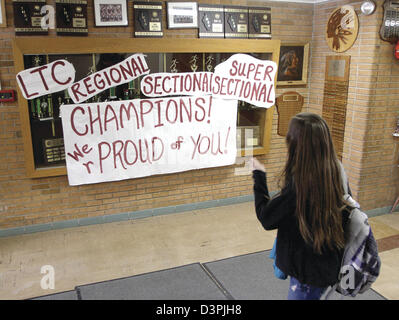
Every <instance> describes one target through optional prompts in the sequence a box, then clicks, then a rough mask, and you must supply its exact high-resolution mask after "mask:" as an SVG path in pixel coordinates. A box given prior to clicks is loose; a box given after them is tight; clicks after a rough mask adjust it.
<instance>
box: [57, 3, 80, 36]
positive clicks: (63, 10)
mask: <svg viewBox="0 0 399 320" xmlns="http://www.w3.org/2000/svg"><path fill="white" fill-rule="evenodd" d="M55 11H56V20H57V29H56V31H57V35H61V36H87V34H88V26H87V1H86V0H56V1H55Z"/></svg>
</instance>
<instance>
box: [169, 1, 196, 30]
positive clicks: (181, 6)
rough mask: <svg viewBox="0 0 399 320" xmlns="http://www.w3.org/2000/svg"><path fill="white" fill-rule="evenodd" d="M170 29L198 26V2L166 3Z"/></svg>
mask: <svg viewBox="0 0 399 320" xmlns="http://www.w3.org/2000/svg"><path fill="white" fill-rule="evenodd" d="M166 12H167V15H168V19H167V20H168V29H182V28H198V3H197V2H171V1H168V2H167V3H166Z"/></svg>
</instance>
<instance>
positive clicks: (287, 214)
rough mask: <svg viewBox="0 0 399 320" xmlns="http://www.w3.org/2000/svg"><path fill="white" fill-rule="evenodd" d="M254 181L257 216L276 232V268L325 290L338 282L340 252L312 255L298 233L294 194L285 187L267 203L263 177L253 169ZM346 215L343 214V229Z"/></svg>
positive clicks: (300, 280) (267, 227)
mask: <svg viewBox="0 0 399 320" xmlns="http://www.w3.org/2000/svg"><path fill="white" fill-rule="evenodd" d="M253 178H254V193H255V210H256V215H257V217H258V219H259V221H260V222H261V224H262V226H263V227H264V228H265V229H266V230H273V229H278V231H277V247H276V254H277V257H276V266H277V267H278V268H279V269H280V270H281V271H283V272H284V273H285V274H287V275H289V276H292V277H294V278H296V279H298V281H299V282H301V283H303V284H308V285H312V286H316V287H319V288H324V287H328V286H329V285H334V284H335V283H337V281H338V273H339V269H340V267H341V260H342V256H343V250H339V251H338V250H334V251H331V250H327V249H324V250H323V254H321V255H320V254H317V253H315V252H314V251H313V248H312V246H310V245H308V244H307V243H305V241H304V239H303V238H302V236H301V234H300V231H299V225H298V219H297V217H296V215H295V208H296V196H295V191H294V190H293V189H292V188H289V187H288V188H286V189H283V190H282V191H281V193H280V194H279V195H278V196H277V197H275V198H273V199H270V200H269V197H270V195H269V190H268V188H267V184H266V174H265V173H264V172H262V171H259V170H255V171H253ZM348 216H349V214H348V213H347V212H346V211H343V219H342V221H343V227H344V226H345V225H346V223H347V221H348Z"/></svg>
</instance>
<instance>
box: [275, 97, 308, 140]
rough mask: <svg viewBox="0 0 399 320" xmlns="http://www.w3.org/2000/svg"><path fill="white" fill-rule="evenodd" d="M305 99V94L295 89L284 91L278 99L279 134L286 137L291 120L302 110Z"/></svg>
mask: <svg viewBox="0 0 399 320" xmlns="http://www.w3.org/2000/svg"><path fill="white" fill-rule="evenodd" d="M303 101H304V98H303V96H301V95H300V94H299V93H298V92H295V91H289V92H284V93H283V94H282V95H281V96H279V97H278V98H277V99H276V106H277V113H278V128H277V134H278V135H280V136H284V137H285V136H286V135H287V132H288V125H289V123H290V120H291V118H292V117H293V116H295V115H296V114H298V113H300V112H301V110H302V106H303Z"/></svg>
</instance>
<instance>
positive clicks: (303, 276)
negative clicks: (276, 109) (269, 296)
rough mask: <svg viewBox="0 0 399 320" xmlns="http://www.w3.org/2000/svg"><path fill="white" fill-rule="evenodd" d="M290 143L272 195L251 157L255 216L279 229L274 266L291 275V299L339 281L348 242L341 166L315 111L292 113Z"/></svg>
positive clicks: (315, 293) (318, 291)
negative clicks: (279, 179)
mask: <svg viewBox="0 0 399 320" xmlns="http://www.w3.org/2000/svg"><path fill="white" fill-rule="evenodd" d="M286 144H287V148H288V155H287V161H286V164H285V168H284V171H283V174H282V186H281V192H280V193H279V194H278V195H276V196H275V197H274V198H273V199H270V196H269V191H268V188H267V183H266V172H265V171H266V170H265V167H264V166H263V165H262V164H261V163H260V162H259V161H258V160H257V159H255V158H253V160H252V167H253V178H254V193H255V210H256V215H257V217H258V219H259V221H260V222H261V224H262V225H263V227H264V228H265V229H266V230H273V229H278V232H277V243H276V261H275V264H276V266H277V267H278V268H279V269H280V270H281V271H282V272H283V273H284V274H286V275H288V276H290V288H289V292H288V299H320V297H321V296H322V294H323V292H324V291H325V289H326V288H327V287H328V286H330V285H334V284H335V283H337V281H338V274H339V269H340V267H341V259H342V255H343V251H344V246H345V239H344V227H345V225H346V223H347V221H348V216H349V214H348V212H347V211H346V210H344V209H345V201H344V199H343V195H344V189H343V181H342V178H341V170H343V167H342V165H341V163H340V162H339V160H338V159H337V156H336V153H335V150H334V147H333V143H332V139H331V135H330V131H329V128H328V126H327V124H326V122H325V121H324V120H323V119H322V118H321V117H320V116H318V115H316V114H313V113H299V114H297V115H296V116H294V117H293V118H292V119H291V121H290V124H289V128H288V133H287V136H286Z"/></svg>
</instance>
